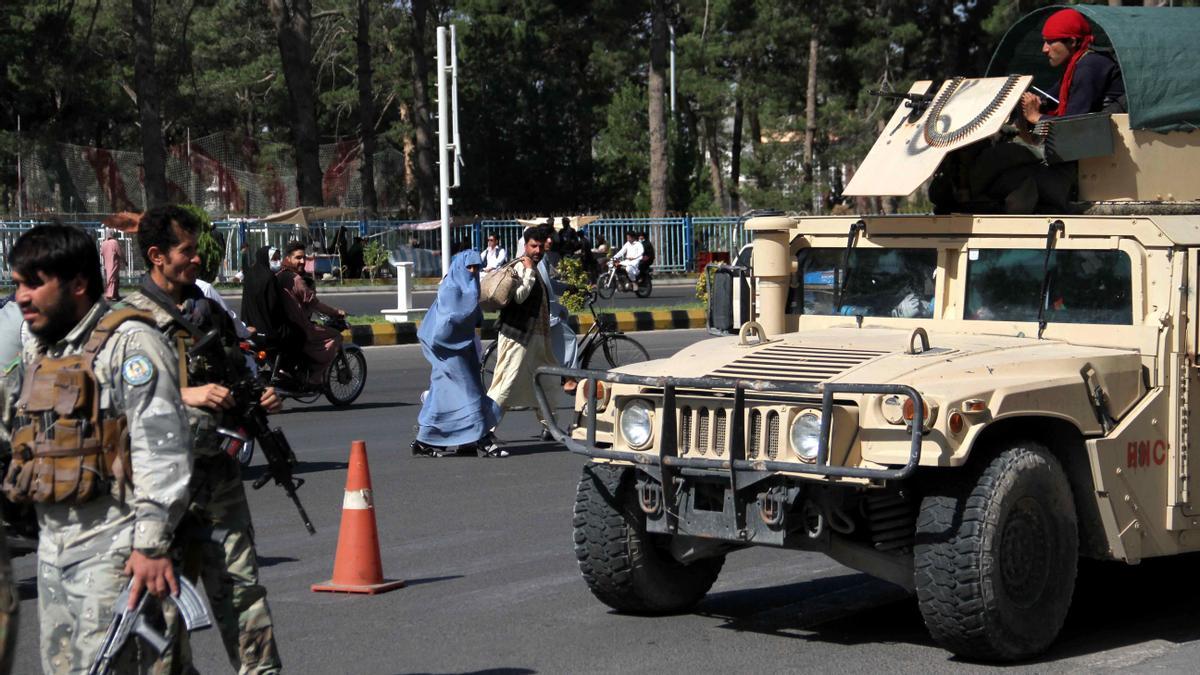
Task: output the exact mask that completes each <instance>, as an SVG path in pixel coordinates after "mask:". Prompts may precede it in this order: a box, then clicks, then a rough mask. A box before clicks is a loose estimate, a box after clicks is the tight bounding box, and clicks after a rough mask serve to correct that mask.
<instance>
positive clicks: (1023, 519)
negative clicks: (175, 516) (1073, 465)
mask: <svg viewBox="0 0 1200 675" xmlns="http://www.w3.org/2000/svg"><path fill="white" fill-rule="evenodd" d="M1046 521H1047V518H1046V513H1045V510H1044V509H1043V508H1042V505H1041V504H1040V503H1038V501H1037V500H1036V499H1034V498H1032V497H1025V498H1023V499H1021V500H1020V501H1019V502H1018V503H1017V504H1016V506H1015V508H1013V510H1012V511H1011V512H1010V513H1009V515H1008V519H1007V520H1006V521H1005V523H1004V528H1003V531H1002V532H1001V535H1000V550H999V556H998V558H999V561H998V562H999V567H1000V577H1001V580H1002V581H1003V583H1004V587H1005V589H1007V591H1008V595H1009V597H1010V598H1011V599H1012V601H1014V602H1016V603H1017V604H1019V605H1021V606H1024V607H1028V606H1030V605H1032V604H1033V603H1035V602H1037V600H1038V599H1039V598H1041V596H1042V592H1043V590H1044V589H1045V587H1046V580H1047V579H1048V578H1049V576H1050V570H1049V566H1050V557H1051V556H1050V547H1051V546H1052V545H1053V543H1052V542H1051V541H1050V538H1049V537H1050V532H1049V528H1048V527H1047V522H1046Z"/></svg>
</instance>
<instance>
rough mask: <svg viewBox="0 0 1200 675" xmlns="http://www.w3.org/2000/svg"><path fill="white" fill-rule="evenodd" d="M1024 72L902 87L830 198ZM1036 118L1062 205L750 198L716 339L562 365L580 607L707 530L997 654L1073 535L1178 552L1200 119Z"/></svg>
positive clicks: (1187, 535) (641, 590) (1053, 610)
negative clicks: (745, 302)
mask: <svg viewBox="0 0 1200 675" xmlns="http://www.w3.org/2000/svg"><path fill="white" fill-rule="evenodd" d="M1089 16H1091V15H1089ZM1094 18H1095V17H1093V19H1094ZM1029 83H1030V78H1029V77H1028V76H1013V77H999V78H984V79H975V80H961V81H959V80H954V81H949V82H946V83H944V84H943V85H942V86H941V87H940V88H939V89H938V92H939V94H938V96H935V97H933V98H932V99H923V100H920V99H919V97H915V98H914V99H913V101H912V102H904V103H901V105H900V106H899V107H898V108H897V109H896V112H895V114H894V115H893V117H892V118H891V120H890V121H889V124H888V126H887V127H886V128H885V130H884V132H883V134H881V136H880V138H879V139H878V141H877V142H876V144H875V146H874V148H873V149H872V150H871V153H870V155H869V156H868V157H867V159H866V160H865V161H864V163H863V165H862V166H861V167H860V168H859V170H858V172H857V173H856V174H855V176H854V180H853V181H851V183H850V185H848V186H847V190H846V193H847V194H850V195H854V194H857V195H872V196H878V195H907V194H909V193H911V192H912V191H914V190H916V189H917V188H918V187H920V186H921V185H922V184H923V183H925V182H926V181H927V180H928V179H929V178H930V177H931V176H933V174H934V172H935V171H937V170H938V168H939V166H941V165H942V164H943V161H944V160H946V159H947V157H948V156H951V155H953V153H956V152H959V151H962V150H964V149H967V148H971V147H972V146H976V144H979V143H982V142H992V140H994V135H995V134H996V133H997V132H998V131H1000V130H1001V128H1002V126H1003V125H1004V124H1005V123H1006V122H1007V121H1008V120H1009V119H1010V114H1011V113H1012V111H1013V110H1014V109H1015V108H1016V105H1017V100H1018V98H1019V96H1020V94H1021V92H1023V91H1025V90H1026V89H1027V88H1028V86H1029ZM930 89H931V83H927V82H919V83H917V84H916V85H914V87H913V89H912V93H914V94H918V95H920V94H924V93H925V92H926V91H928V90H930ZM939 99H940V101H939ZM927 120H933V121H932V122H929V126H928V128H927V127H926V122H927ZM1079 125H1084V127H1086V132H1085V133H1084V134H1083V135H1082V136H1080V135H1078V134H1076V135H1075V136H1074V137H1072V134H1073V133H1074V132H1075V131H1076V130H1078V129H1079V128H1081V127H1080V126H1079ZM1097 129H1099V130H1100V133H1098V132H1097V131H1096V130H1097ZM1042 131H1044V132H1046V133H1047V134H1048V136H1047V137H1046V139H1045V140H1044V141H1043V142H1044V143H1045V144H1046V145H1047V148H1046V149H1045V152H1046V153H1047V155H1049V154H1050V153H1052V152H1053V153H1058V155H1060V156H1059V157H1058V162H1059V164H1060V166H1062V167H1065V169H1066V170H1067V171H1070V172H1075V171H1076V170H1077V173H1078V176H1077V179H1078V183H1077V185H1078V187H1077V197H1076V199H1075V200H1074V201H1073V203H1072V206H1071V208H1070V209H1068V210H1067V211H1066V212H1065V213H1058V214H1056V215H1039V214H1034V215H987V214H984V213H980V212H973V213H966V214H960V213H951V214H947V215H938V216H934V215H919V216H918V215H903V216H900V215H896V216H865V217H804V216H769V217H759V218H753V219H751V220H749V221H748V222H747V224H746V228H747V229H748V230H750V231H752V232H753V234H754V252H753V284H754V287H755V305H754V308H753V315H754V316H753V319H754V320H753V321H749V322H746V323H744V324H743V325H742V326H741V330H740V334H739V335H737V336H730V337H722V338H715V339H711V340H707V341H703V342H700V343H697V344H695V345H693V346H691V347H688V348H686V349H684V350H683V351H681V352H680V353H678V354H675V355H674V356H672V357H670V358H667V359H662V360H658V361H652V362H649V363H643V364H639V365H637V366H635V367H629V368H625V369H618V370H617V371H614V372H610V373H606V374H599V373H590V374H584V376H585V377H588V378H589V379H587V380H585V381H584V382H583V384H582V386H581V387H580V388H579V390H578V394H577V402H576V409H577V411H578V413H579V420H580V425H579V426H578V427H577V428H575V429H574V431H573V432H572V433H571V434H570V436H569V437H568V436H566V435H564V434H562V433H561V432H560V431H558V430H556V431H555V434H556V436H557V437H560V439H561V440H563V441H564V442H565V443H566V444H567V445H568V447H570V449H572V450H574V451H577V452H580V453H583V454H585V455H588V456H590V457H592V458H593V462H592V463H590V464H589V465H588V466H587V467H586V468H585V470H584V476H583V479H582V481H581V482H580V484H579V490H578V496H577V501H576V505H575V521H574V524H575V542H576V553H577V557H578V559H579V563H580V567H581V570H582V572H583V576H584V578H585V580H586V581H587V583H588V585H589V587H590V588H591V590H592V592H593V593H594V594H595V595H596V596H597V597H598V598H599V599H600V600H602V601H603V602H605V603H607V604H608V605H610V606H612V607H614V608H617V609H619V610H625V611H633V612H649V613H660V612H662V613H665V612H673V611H680V610H684V609H687V608H688V607H690V606H692V605H693V604H695V603H696V602H698V601H699V600H700V599H701V598H702V597H703V596H704V594H705V593H706V592H707V591H708V589H709V588H710V587H711V585H712V583H713V582H714V581H715V579H716V577H717V574H718V573H719V571H720V569H721V566H722V564H723V561H724V556H725V555H726V554H727V553H729V552H731V551H734V550H737V549H740V548H744V547H748V546H755V545H766V546H776V547H784V548H793V549H804V550H816V551H823V552H825V553H827V554H828V555H830V556H831V557H833V558H834V559H836V560H838V561H839V562H841V563H843V564H845V565H848V566H850V567H853V568H856V569H859V570H862V571H864V572H867V573H869V574H872V575H875V576H878V577H880V578H883V579H886V580H888V581H891V582H893V583H896V584H898V585H900V586H903V587H905V588H907V589H909V590H911V591H914V592H915V593H916V595H917V600H918V604H919V606H920V609H921V612H922V615H923V617H924V619H925V622H926V624H927V626H928V627H929V629H930V631H931V632H932V633H933V635H934V637H935V638H937V639H938V640H939V641H940V642H941V643H942V644H943V645H945V646H946V647H947V648H948V649H950V650H952V651H954V652H955V653H958V654H961V655H964V656H969V657H977V658H988V659H1017V658H1023V657H1028V656H1031V655H1033V654H1036V653H1038V652H1040V651H1042V650H1044V649H1045V648H1046V647H1047V646H1049V644H1050V643H1051V642H1052V641H1053V640H1054V638H1055V637H1056V635H1057V634H1058V631H1059V629H1060V628H1061V626H1062V623H1063V620H1064V618H1065V616H1066V613H1067V609H1068V607H1069V605H1070V601H1071V595H1072V592H1073V589H1074V583H1075V574H1076V563H1077V559H1078V558H1079V556H1088V557H1093V558H1101V559H1113V560H1120V561H1125V562H1128V563H1136V562H1137V561H1139V560H1141V559H1143V558H1147V557H1152V556H1163V555H1172V554H1177V553H1181V552H1186V551H1194V550H1200V470H1198V468H1197V467H1196V466H1194V464H1196V463H1197V462H1200V459H1195V461H1193V460H1194V458H1192V457H1191V453H1190V450H1191V448H1190V442H1191V439H1192V437H1193V434H1192V433H1191V431H1190V429H1191V428H1192V426H1193V421H1194V418H1195V416H1196V415H1197V412H1196V409H1197V408H1200V405H1198V406H1192V405H1191V404H1192V396H1193V395H1200V382H1198V381H1197V377H1198V371H1197V368H1196V351H1197V347H1198V345H1200V330H1198V328H1197V325H1196V321H1195V320H1194V319H1193V317H1196V316H1197V315H1200V307H1198V306H1197V303H1198V301H1200V294H1198V293H1196V292H1195V290H1194V289H1193V286H1195V285H1196V280H1198V279H1200V180H1197V179H1196V176H1195V174H1194V173H1191V171H1193V169H1192V168H1191V167H1192V165H1193V164H1197V163H1198V162H1200V132H1184V131H1176V132H1172V133H1166V134H1163V133H1157V132H1154V131H1148V130H1137V129H1132V128H1131V124H1130V115H1127V114H1113V115H1107V114H1104V115H1089V116H1086V118H1084V119H1082V120H1079V119H1076V120H1065V121H1064V122H1063V127H1061V128H1059V129H1058V130H1057V131H1056V130H1055V129H1054V128H1051V129H1049V130H1045V129H1043V130H1042ZM1056 133H1057V134H1058V136H1056ZM975 149H977V146H976V148H975ZM1067 154H1069V155H1070V156H1067ZM998 209H999V210H1003V204H1001V205H998ZM551 372H554V373H557V372H558V371H555V370H553V369H550V370H549V371H547V373H548V374H549V373H551ZM597 382H599V384H597ZM593 411H594V412H593ZM1197 423H1200V421H1197Z"/></svg>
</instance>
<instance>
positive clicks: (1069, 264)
mask: <svg viewBox="0 0 1200 675" xmlns="http://www.w3.org/2000/svg"><path fill="white" fill-rule="evenodd" d="M1045 255H1046V254H1045V252H1044V251H1041V250H1036V249H1021V250H1016V249H1004V250H1001V249H978V250H971V251H970V252H969V253H968V256H967V302H966V308H965V311H964V317H963V318H965V319H976V320H984V321H1037V319H1038V300H1039V298H1040V296H1041V292H1042V277H1043V275H1042V268H1043V265H1044V264H1045V262H1044V261H1045ZM1048 276H1049V286H1048V289H1049V291H1048V293H1047V298H1046V311H1045V318H1046V320H1047V321H1048V322H1050V323H1093V324H1112V325H1131V324H1132V323H1133V278H1132V269H1131V263H1130V260H1129V255H1128V254H1126V253H1125V252H1124V251H1116V250H1111V249H1107V250H1102V251H1078V250H1069V249H1058V250H1056V251H1054V252H1053V253H1052V254H1051V256H1050V265H1049V273H1048Z"/></svg>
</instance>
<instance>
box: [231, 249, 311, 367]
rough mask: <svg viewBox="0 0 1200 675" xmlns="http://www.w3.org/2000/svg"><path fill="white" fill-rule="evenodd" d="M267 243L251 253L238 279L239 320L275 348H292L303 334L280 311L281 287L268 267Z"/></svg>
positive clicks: (269, 260) (269, 250)
mask: <svg viewBox="0 0 1200 675" xmlns="http://www.w3.org/2000/svg"><path fill="white" fill-rule="evenodd" d="M270 255H271V247H270V246H263V247H262V248H260V249H258V251H256V252H255V253H254V264H253V265H251V266H250V269H248V270H246V276H245V278H244V279H243V280H242V320H243V321H245V322H246V325H248V326H254V329H255V330H257V331H258V332H259V333H260V334H262V335H265V336H266V338H267V344H269V345H270V346H272V347H275V348H284V349H294V348H296V347H297V346H299V344H300V343H301V342H302V341H303V339H304V336H303V335H301V334H300V332H299V331H298V330H296V328H295V327H294V326H292V325H291V323H289V322H288V319H287V314H285V313H284V309H283V301H282V299H281V295H282V294H283V289H282V288H281V287H280V286H279V281H278V280H277V279H276V278H275V273H274V272H272V271H271V259H270Z"/></svg>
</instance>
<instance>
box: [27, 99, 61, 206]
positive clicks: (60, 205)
mask: <svg viewBox="0 0 1200 675" xmlns="http://www.w3.org/2000/svg"><path fill="white" fill-rule="evenodd" d="M24 193H25V184H24V183H23V182H22V181H21V116H20V115H17V218H20V217H21V216H22V215H24V213H25V212H24V210H23V207H22V205H21V201H22V200H21V195H22V194H24ZM60 206H61V205H60Z"/></svg>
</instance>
